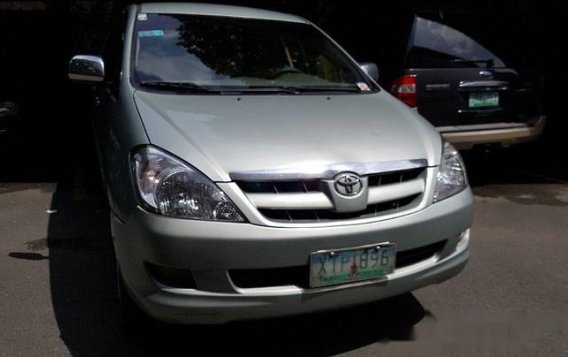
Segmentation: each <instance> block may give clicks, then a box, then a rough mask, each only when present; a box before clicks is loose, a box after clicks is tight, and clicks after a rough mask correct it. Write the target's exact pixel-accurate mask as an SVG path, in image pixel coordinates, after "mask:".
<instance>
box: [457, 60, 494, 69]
mask: <svg viewBox="0 0 568 357" xmlns="http://www.w3.org/2000/svg"><path fill="white" fill-rule="evenodd" d="M451 62H452V63H465V64H485V67H486V68H491V67H493V66H494V65H495V61H493V59H491V58H490V59H482V60H468V59H461V58H455V59H453V60H451Z"/></svg>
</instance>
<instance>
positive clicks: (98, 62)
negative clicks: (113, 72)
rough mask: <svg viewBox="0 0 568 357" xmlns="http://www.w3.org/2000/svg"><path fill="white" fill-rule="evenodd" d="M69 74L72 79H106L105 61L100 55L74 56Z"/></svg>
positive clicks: (81, 80)
mask: <svg viewBox="0 0 568 357" xmlns="http://www.w3.org/2000/svg"><path fill="white" fill-rule="evenodd" d="M67 74H68V76H69V79H70V80H72V81H77V82H97V83H100V82H102V81H103V80H104V79H105V63H104V61H103V59H102V58H100V57H98V56H85V55H79V56H74V57H73V58H72V59H71V61H70V62H69V71H68V72H67Z"/></svg>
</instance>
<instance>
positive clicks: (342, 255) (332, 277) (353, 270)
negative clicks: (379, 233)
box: [310, 243, 396, 288]
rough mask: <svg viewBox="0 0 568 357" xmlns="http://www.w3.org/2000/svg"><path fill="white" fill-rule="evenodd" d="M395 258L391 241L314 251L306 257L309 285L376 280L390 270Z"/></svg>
mask: <svg viewBox="0 0 568 357" xmlns="http://www.w3.org/2000/svg"><path fill="white" fill-rule="evenodd" d="M395 261H396V245H395V244H392V243H384V244H377V245H371V246H365V247H359V248H349V249H339V250H327V251H320V252H315V253H312V254H311V256H310V287H312V288H316V287H321V286H328V285H338V284H345V283H351V282H355V281H362V280H371V279H378V278H381V277H384V276H385V275H387V274H390V273H392V272H393V271H394V268H395Z"/></svg>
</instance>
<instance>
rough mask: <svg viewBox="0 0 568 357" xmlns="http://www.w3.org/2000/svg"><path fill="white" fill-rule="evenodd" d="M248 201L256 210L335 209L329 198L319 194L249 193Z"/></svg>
mask: <svg viewBox="0 0 568 357" xmlns="http://www.w3.org/2000/svg"><path fill="white" fill-rule="evenodd" d="M247 197H248V199H249V200H250V201H251V202H252V204H253V205H255V207H256V208H269V209H286V210H295V209H302V210H303V209H333V204H332V203H331V201H330V200H329V198H327V196H326V195H325V194H323V193H321V192H317V193H279V194H272V193H249V194H247Z"/></svg>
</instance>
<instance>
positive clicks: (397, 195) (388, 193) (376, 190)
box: [367, 179, 425, 205]
mask: <svg viewBox="0 0 568 357" xmlns="http://www.w3.org/2000/svg"><path fill="white" fill-rule="evenodd" d="M424 188H425V184H424V180H423V179H415V180H412V181H407V182H401V183H394V184H390V185H384V186H379V187H369V198H368V200H367V202H368V204H370V205H372V204H376V203H381V202H388V201H392V200H397V199H401V198H405V197H410V196H412V195H416V194H420V193H422V192H424Z"/></svg>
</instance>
